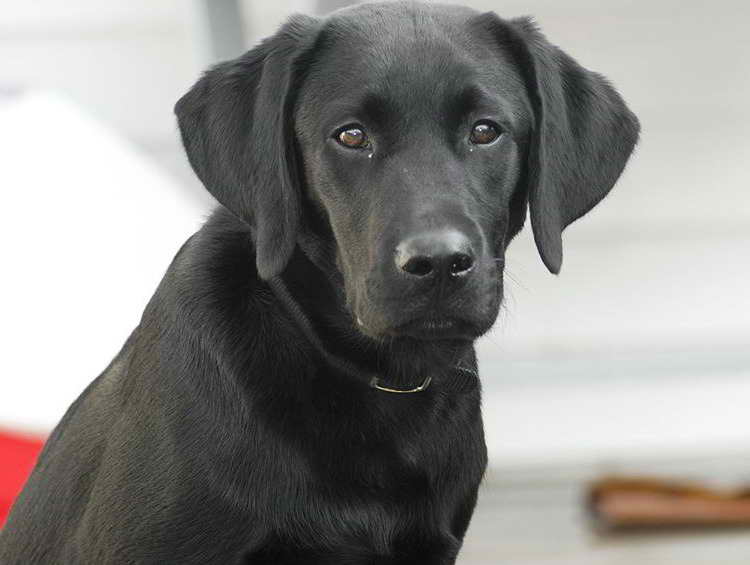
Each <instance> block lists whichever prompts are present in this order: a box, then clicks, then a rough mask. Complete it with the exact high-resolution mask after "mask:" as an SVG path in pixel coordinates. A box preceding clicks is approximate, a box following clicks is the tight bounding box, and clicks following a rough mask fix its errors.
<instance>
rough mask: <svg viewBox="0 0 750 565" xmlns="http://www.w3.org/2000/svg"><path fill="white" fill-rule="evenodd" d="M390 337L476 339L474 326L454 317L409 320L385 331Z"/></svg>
mask: <svg viewBox="0 0 750 565" xmlns="http://www.w3.org/2000/svg"><path fill="white" fill-rule="evenodd" d="M386 333H388V334H389V335H392V336H409V337H413V338H417V339H427V340H443V339H450V340H453V339H459V340H473V339H476V337H477V331H476V328H475V327H474V324H472V323H471V322H468V321H466V320H462V319H460V318H455V317H435V316H429V317H422V318H417V319H414V320H409V321H408V322H405V323H403V324H399V325H397V326H395V327H393V328H390V329H388V330H387V332H386Z"/></svg>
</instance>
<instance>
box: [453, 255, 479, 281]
mask: <svg viewBox="0 0 750 565" xmlns="http://www.w3.org/2000/svg"><path fill="white" fill-rule="evenodd" d="M473 266H474V259H473V258H472V257H471V255H467V254H466V253H456V254H455V255H454V256H453V257H452V258H451V264H450V267H449V270H450V273H451V275H453V276H454V277H460V276H461V275H465V274H466V273H468V272H469V271H471V269H472V267H473Z"/></svg>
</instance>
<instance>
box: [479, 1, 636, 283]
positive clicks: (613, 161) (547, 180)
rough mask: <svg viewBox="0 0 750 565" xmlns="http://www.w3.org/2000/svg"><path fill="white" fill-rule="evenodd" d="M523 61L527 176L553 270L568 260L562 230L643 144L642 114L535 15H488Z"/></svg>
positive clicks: (540, 239)
mask: <svg viewBox="0 0 750 565" xmlns="http://www.w3.org/2000/svg"><path fill="white" fill-rule="evenodd" d="M482 17H483V18H485V20H484V21H485V23H486V22H487V21H488V19H489V20H490V22H491V29H492V31H493V33H494V36H495V38H496V39H497V41H498V42H499V43H500V44H501V45H502V46H503V47H504V48H506V49H507V50H508V51H510V53H511V54H512V55H513V57H514V59H515V60H516V62H517V64H518V66H519V70H520V72H521V74H522V76H523V79H524V82H525V83H526V88H527V92H528V96H529V101H530V103H531V107H532V108H531V109H532V112H533V117H534V130H533V135H532V139H531V140H530V145H529V150H528V163H527V170H526V174H525V179H526V183H527V191H526V194H527V196H528V201H529V208H530V212H531V225H532V229H533V232H534V240H535V241H536V245H537V249H538V250H539V254H540V255H541V257H542V261H543V262H544V264H545V265H546V266H547V268H548V269H549V270H550V272H552V273H555V274H557V273H559V272H560V267H561V265H562V231H563V230H564V229H565V227H566V226H568V225H569V224H570V223H572V222H574V221H575V220H577V219H578V218H580V217H581V216H583V215H584V214H586V213H587V212H588V211H589V210H591V208H593V207H594V206H595V205H596V204H597V203H599V201H600V200H602V199H603V198H604V197H605V196H606V195H607V193H609V191H610V190H611V189H612V187H613V186H614V184H615V182H616V181H617V179H618V178H619V176H620V174H621V173H622V170H623V169H624V167H625V164H626V163H627V161H628V158H629V157H630V154H631V153H632V151H633V148H634V147H635V144H636V142H637V141H638V133H639V130H640V126H639V123H638V119H637V118H636V117H635V115H634V114H633V113H632V112H631V111H630V110H629V109H628V108H627V106H626V105H625V102H624V101H623V100H622V98H621V97H620V95H619V94H618V93H617V91H616V90H615V89H614V88H613V87H612V85H611V84H610V83H609V82H608V81H607V80H606V79H605V78H604V77H603V76H601V75H599V74H597V73H594V72H591V71H589V70H587V69H585V68H583V67H582V66H581V65H579V64H578V63H577V62H576V61H574V60H573V59H572V58H571V57H570V56H568V55H567V54H565V53H564V52H563V51H562V50H560V49H559V48H557V47H555V46H554V45H551V44H550V43H549V42H548V41H547V39H546V38H545V37H544V36H543V35H542V34H541V32H540V31H539V30H538V29H537V28H536V26H535V25H534V23H533V21H532V20H531V19H530V18H520V19H515V20H509V21H504V20H502V19H500V18H499V17H498V16H496V15H495V14H489V15H488V14H485V15H483V16H482Z"/></svg>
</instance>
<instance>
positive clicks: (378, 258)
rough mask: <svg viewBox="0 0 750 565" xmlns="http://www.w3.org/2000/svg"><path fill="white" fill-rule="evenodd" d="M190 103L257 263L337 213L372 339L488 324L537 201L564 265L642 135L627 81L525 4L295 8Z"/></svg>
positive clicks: (271, 263)
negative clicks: (612, 75) (501, 11)
mask: <svg viewBox="0 0 750 565" xmlns="http://www.w3.org/2000/svg"><path fill="white" fill-rule="evenodd" d="M176 111H177V114H178V119H179V122H180V127H181V131H182V136H183V142H184V144H185V147H186V150H187V153H188V156H189V158H190V161H191V163H192V164H193V167H194V169H195V170H196V172H197V173H198V175H199V176H200V178H201V179H202V180H203V182H204V184H206V186H207V187H208V188H209V190H210V191H211V192H212V193H213V194H214V195H215V196H216V197H217V199H218V200H219V201H220V202H221V203H222V204H224V205H225V206H226V207H227V208H229V209H230V210H232V211H233V212H235V214H237V215H238V216H240V217H241V218H243V219H245V220H246V221H247V222H248V223H249V224H250V225H251V226H252V227H253V231H254V237H255V243H256V250H257V257H256V262H257V265H258V271H259V274H260V276H261V277H263V278H270V277H273V276H276V275H277V274H279V273H280V272H281V271H282V270H283V268H284V266H285V264H286V262H287V261H288V259H289V257H290V255H291V252H292V250H293V249H294V247H295V245H296V244H297V242H298V236H299V235H300V232H303V235H304V232H307V231H309V230H311V229H313V228H311V227H310V226H314V225H322V226H323V228H322V229H318V232H319V233H317V234H316V236H315V237H318V238H319V237H320V234H321V233H323V234H324V235H323V238H324V239H325V240H326V241H327V242H328V243H329V244H330V245H329V246H328V248H329V249H330V250H331V251H330V253H331V254H332V255H333V260H332V261H331V265H332V268H335V269H337V270H338V271H340V273H339V274H340V275H341V278H342V280H343V284H344V287H345V293H346V301H347V304H348V306H349V309H350V310H351V312H352V317H353V319H356V320H357V321H358V325H359V328H360V330H361V331H362V332H363V333H365V334H367V335H370V336H373V337H381V336H384V335H396V336H399V335H409V336H412V337H418V338H426V339H465V340H471V339H474V338H476V337H478V336H479V335H481V334H482V333H484V332H485V331H487V330H488V329H489V328H490V327H491V325H492V324H493V323H494V320H495V318H496V316H497V312H498V308H499V305H500V302H501V299H502V270H503V264H504V252H505V248H506V246H507V245H508V243H509V242H510V240H511V239H512V238H513V237H514V236H515V235H516V233H517V232H518V231H519V230H520V228H521V227H522V225H523V223H524V220H525V217H526V209H527V207H528V208H530V211H531V220H532V226H533V229H534V236H535V240H536V242H537V247H538V248H539V251H540V255H541V256H542V259H543V261H544V262H545V264H546V265H547V267H548V268H549V269H550V270H551V271H552V272H555V273H556V272H558V271H559V269H560V265H561V262H562V243H561V233H562V230H563V229H564V227H565V226H566V225H568V224H569V223H571V222H572V221H574V220H575V219H577V218H578V217H580V216H581V215H583V214H585V213H586V212H587V211H588V210H589V209H590V208H591V207H593V206H594V205H595V204H596V203H597V202H598V201H599V200H601V199H602V198H603V197H604V196H605V195H606V194H607V192H608V191H609V190H610V189H611V187H612V185H613V184H614V182H615V181H616V180H617V177H618V176H619V174H620V172H621V171H622V169H623V167H624V165H625V162H626V161H627V158H628V156H629V155H630V153H631V151H632V149H633V146H634V144H635V142H636V139H637V135H638V122H637V120H636V119H635V117H634V116H633V114H632V113H630V112H629V111H628V109H627V108H626V106H625V104H624V103H623V101H622V99H621V98H620V97H619V95H618V94H617V93H616V92H615V91H614V89H613V88H612V87H611V86H610V85H609V84H608V83H607V82H606V81H605V80H604V79H603V78H602V77H601V76H599V75H597V74H595V73H592V72H590V71H587V70H586V69H584V68H583V67H581V66H579V65H578V64H577V63H576V62H575V61H573V60H572V59H570V58H569V57H568V56H567V55H565V54H564V53H563V52H562V51H560V50H559V49H557V48H555V47H553V46H551V45H550V44H549V43H548V42H547V41H546V39H545V38H544V37H543V36H542V35H541V34H540V33H539V32H538V31H537V30H536V29H535V28H534V27H533V25H532V24H531V23H530V22H529V21H528V20H512V21H505V20H501V19H500V18H498V17H497V16H495V15H494V14H477V13H476V12H474V11H472V10H469V9H466V8H450V7H445V6H428V5H420V4H411V3H395V4H370V5H360V6H357V7H354V8H350V9H347V10H343V11H340V12H337V13H335V14H334V15H333V16H332V17H330V18H328V19H326V20H323V21H319V20H314V19H311V18H296V19H293V20H291V21H290V22H289V23H288V24H286V25H285V26H284V27H283V28H282V29H281V30H280V31H279V32H278V33H277V34H276V35H275V36H273V37H272V38H270V39H269V40H266V41H265V42H264V43H262V44H261V45H260V46H258V47H257V48H255V49H254V50H252V51H250V52H249V53H247V54H245V55H243V56H242V57H240V58H239V59H237V60H235V61H231V62H229V63H225V64H222V65H219V66H218V67H216V68H215V69H213V70H212V71H210V72H209V73H208V74H207V75H206V76H205V77H204V78H203V79H201V81H199V82H198V83H197V84H196V86H195V87H194V88H193V89H192V90H191V91H190V92H189V93H188V94H187V95H186V96H185V97H183V99H181V100H180V102H179V103H178V105H177V109H176ZM312 216H315V220H313V218H312ZM318 220H319V221H318ZM300 225H302V226H303V228H302V230H300Z"/></svg>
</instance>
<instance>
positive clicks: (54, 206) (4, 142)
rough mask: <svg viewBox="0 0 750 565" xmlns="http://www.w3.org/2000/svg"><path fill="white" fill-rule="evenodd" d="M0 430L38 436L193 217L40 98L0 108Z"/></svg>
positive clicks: (110, 352) (109, 141)
mask: <svg viewBox="0 0 750 565" xmlns="http://www.w3.org/2000/svg"><path fill="white" fill-rule="evenodd" d="M0 155H3V156H4V159H3V166H2V175H3V186H4V187H5V188H4V192H3V211H4V212H3V218H2V221H1V222H0V241H1V242H2V256H3V264H4V267H3V277H2V280H1V281H0V285H1V287H2V288H1V291H0V312H2V323H1V324H0V341H1V342H2V344H3V345H2V369H1V372H0V380H1V384H0V387H1V388H2V394H0V425H3V424H5V425H13V426H16V427H19V426H20V427H23V428H26V429H30V430H48V429H49V428H51V427H52V426H53V425H54V424H55V423H56V422H57V420H58V419H59V418H60V417H61V416H62V414H63V412H64V410H65V408H67V406H68V404H70V403H71V402H72V401H73V400H74V399H75V397H76V396H77V395H78V394H79V393H80V392H81V391H82V390H83V388H84V387H85V386H86V385H87V384H88V383H89V382H90V381H91V380H93V379H94V377H95V376H96V375H97V374H99V373H100V372H101V371H102V370H103V369H104V367H105V366H106V365H107V364H108V363H109V361H110V359H111V358H112V357H113V356H114V355H115V354H116V353H117V351H118V350H119V348H120V347H121V346H122V344H123V343H124V341H125V339H126V338H127V336H128V334H129V333H130V331H131V330H132V329H133V328H134V327H135V326H136V324H137V323H138V320H139V319H140V314H141V312H142V311H143V308H144V307H145V305H146V302H147V301H148V299H149V298H150V296H151V294H153V292H154V290H155V288H156V285H157V284H158V282H159V280H160V279H161V276H162V274H163V272H164V270H165V269H166V267H167V265H168V264H169V262H170V260H171V258H172V256H173V255H174V253H175V252H176V251H177V249H178V248H179V246H180V245H181V244H182V242H183V241H184V240H185V239H186V238H187V237H188V236H189V235H190V234H191V233H192V232H193V231H194V230H195V229H196V228H197V227H198V225H199V223H200V220H201V214H202V210H200V209H196V208H195V207H193V206H192V205H191V200H190V199H189V198H186V197H185V195H184V193H183V192H184V191H183V189H182V188H181V187H180V186H179V185H176V184H175V183H174V182H173V181H172V180H171V179H170V178H169V177H167V176H166V175H165V174H164V173H162V172H161V171H160V170H159V169H158V168H157V167H155V166H154V165H153V164H152V163H150V162H149V160H148V159H147V158H146V157H144V156H143V155H139V154H138V153H137V152H136V151H134V149H133V148H132V146H131V145H130V144H128V143H127V142H124V141H123V140H122V139H121V138H120V137H119V136H118V135H116V134H115V133H113V132H112V131H111V130H109V129H108V128H106V127H103V126H101V125H100V124H98V123H96V122H95V121H93V120H92V119H91V118H89V117H88V116H86V115H85V114H84V113H83V112H81V111H80V110H79V109H78V108H76V107H75V106H74V105H73V104H71V103H70V102H68V101H67V100H65V99H63V98H60V97H58V96H54V95H51V94H48V93H38V92H37V93H30V94H27V95H22V96H18V97H14V98H12V99H11V101H9V102H7V103H4V104H2V105H0Z"/></svg>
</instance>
